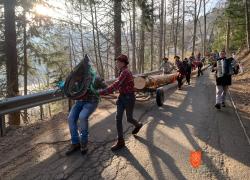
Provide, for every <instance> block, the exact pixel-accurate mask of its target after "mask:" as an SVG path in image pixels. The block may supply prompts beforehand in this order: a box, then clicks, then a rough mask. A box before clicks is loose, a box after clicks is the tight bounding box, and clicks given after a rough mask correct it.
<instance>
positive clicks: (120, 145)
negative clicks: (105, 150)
mask: <svg viewBox="0 0 250 180" xmlns="http://www.w3.org/2000/svg"><path fill="white" fill-rule="evenodd" d="M123 147H125V141H124V139H118V140H117V142H116V144H114V145H113V146H112V147H111V151H117V150H119V149H122V148H123Z"/></svg>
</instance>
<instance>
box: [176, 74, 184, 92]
mask: <svg viewBox="0 0 250 180" xmlns="http://www.w3.org/2000/svg"><path fill="white" fill-rule="evenodd" d="M182 79H183V76H181V75H179V76H178V77H177V82H178V88H179V89H180V88H181V86H182Z"/></svg>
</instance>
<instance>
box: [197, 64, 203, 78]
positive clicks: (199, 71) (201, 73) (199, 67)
mask: <svg viewBox="0 0 250 180" xmlns="http://www.w3.org/2000/svg"><path fill="white" fill-rule="evenodd" d="M201 68H202V66H198V76H200V75H203V72H202V70H201Z"/></svg>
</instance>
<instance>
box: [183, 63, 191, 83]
mask: <svg viewBox="0 0 250 180" xmlns="http://www.w3.org/2000/svg"><path fill="white" fill-rule="evenodd" d="M183 66H184V69H185V72H186V81H187V83H188V85H190V78H191V71H192V65H191V62H189V61H188V59H187V58H185V59H184V60H183Z"/></svg>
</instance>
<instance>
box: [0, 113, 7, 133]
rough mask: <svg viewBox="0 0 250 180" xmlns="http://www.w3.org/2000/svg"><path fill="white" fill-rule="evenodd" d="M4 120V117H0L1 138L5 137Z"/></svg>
mask: <svg viewBox="0 0 250 180" xmlns="http://www.w3.org/2000/svg"><path fill="white" fill-rule="evenodd" d="M5 128H6V127H5V118H4V115H0V129H1V136H4V135H5V132H6V131H5V130H6V129H5Z"/></svg>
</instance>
